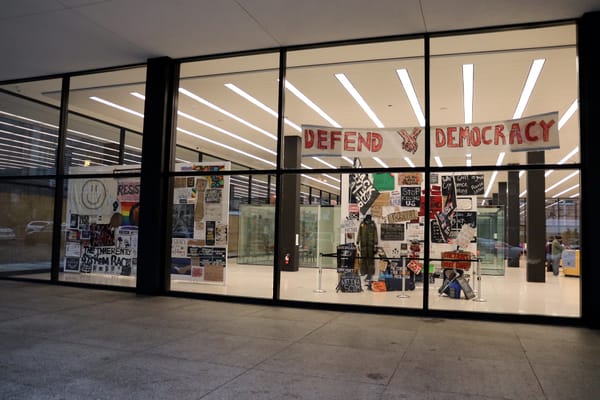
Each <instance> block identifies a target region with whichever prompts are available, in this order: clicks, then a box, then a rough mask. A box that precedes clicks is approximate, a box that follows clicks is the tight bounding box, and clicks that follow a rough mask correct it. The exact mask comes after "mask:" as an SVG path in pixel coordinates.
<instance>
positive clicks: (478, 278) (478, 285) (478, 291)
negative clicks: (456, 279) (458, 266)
mask: <svg viewBox="0 0 600 400" xmlns="http://www.w3.org/2000/svg"><path fill="white" fill-rule="evenodd" d="M473 301H478V302H482V303H483V302H486V301H487V300H486V299H484V298H483V297H481V271H480V270H479V257H477V297H475V298H474V299H473Z"/></svg>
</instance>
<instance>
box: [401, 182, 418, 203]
mask: <svg viewBox="0 0 600 400" xmlns="http://www.w3.org/2000/svg"><path fill="white" fill-rule="evenodd" d="M400 205H401V206H402V207H420V206H421V186H401V187H400Z"/></svg>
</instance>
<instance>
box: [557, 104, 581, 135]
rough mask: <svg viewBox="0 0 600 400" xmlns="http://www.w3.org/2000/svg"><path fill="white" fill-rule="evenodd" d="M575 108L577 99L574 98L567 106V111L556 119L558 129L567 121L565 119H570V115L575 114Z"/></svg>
mask: <svg viewBox="0 0 600 400" xmlns="http://www.w3.org/2000/svg"><path fill="white" fill-rule="evenodd" d="M577 108H579V102H578V101H577V99H575V100H574V101H573V103H571V105H570V106H569V108H568V109H567V111H566V112H565V113H564V114H563V116H562V117H561V118H560V120H559V121H558V129H559V130H560V128H562V127H563V125H564V124H566V123H567V121H568V120H569V119H571V117H572V116H573V114H575V111H577Z"/></svg>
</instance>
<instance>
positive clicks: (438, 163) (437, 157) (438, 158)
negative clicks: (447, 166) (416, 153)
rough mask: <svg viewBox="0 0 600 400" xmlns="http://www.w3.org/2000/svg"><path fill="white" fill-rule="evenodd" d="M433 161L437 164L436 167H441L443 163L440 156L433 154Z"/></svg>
mask: <svg viewBox="0 0 600 400" xmlns="http://www.w3.org/2000/svg"><path fill="white" fill-rule="evenodd" d="M434 159H435V163H436V164H437V166H438V167H443V166H444V164H442V159H441V158H440V156H435V157H434Z"/></svg>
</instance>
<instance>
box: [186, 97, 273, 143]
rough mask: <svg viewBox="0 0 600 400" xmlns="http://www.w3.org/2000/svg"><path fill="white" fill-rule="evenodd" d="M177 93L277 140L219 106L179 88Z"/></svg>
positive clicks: (270, 134)
mask: <svg viewBox="0 0 600 400" xmlns="http://www.w3.org/2000/svg"><path fill="white" fill-rule="evenodd" d="M179 93H183V94H184V95H186V96H188V97H189V98H191V99H193V100H195V101H197V102H198V103H200V104H204V105H205V106H207V107H209V108H212V109H213V110H215V111H218V112H220V113H221V114H223V115H226V116H228V117H229V118H231V119H233V120H235V121H237V122H239V123H240V124H243V125H246V126H247V127H249V128H251V129H254V130H255V131H257V132H259V133H262V134H263V135H265V136H267V137H269V138H270V139H273V140H277V135H273V134H272V133H270V132H267V131H266V130H264V129H262V128H260V127H258V126H256V125H254V124H251V123H250V122H248V121H246V120H245V119H243V118H240V117H238V116H237V115H235V114H232V113H230V112H229V111H227V110H225V109H223V108H221V107H219V106H217V105H215V104H213V103H211V102H210V101H208V100H206V99H204V98H202V97H200V96H198V95H197V94H195V93H192V92H190V91H189V90H187V89H184V88H179Z"/></svg>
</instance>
